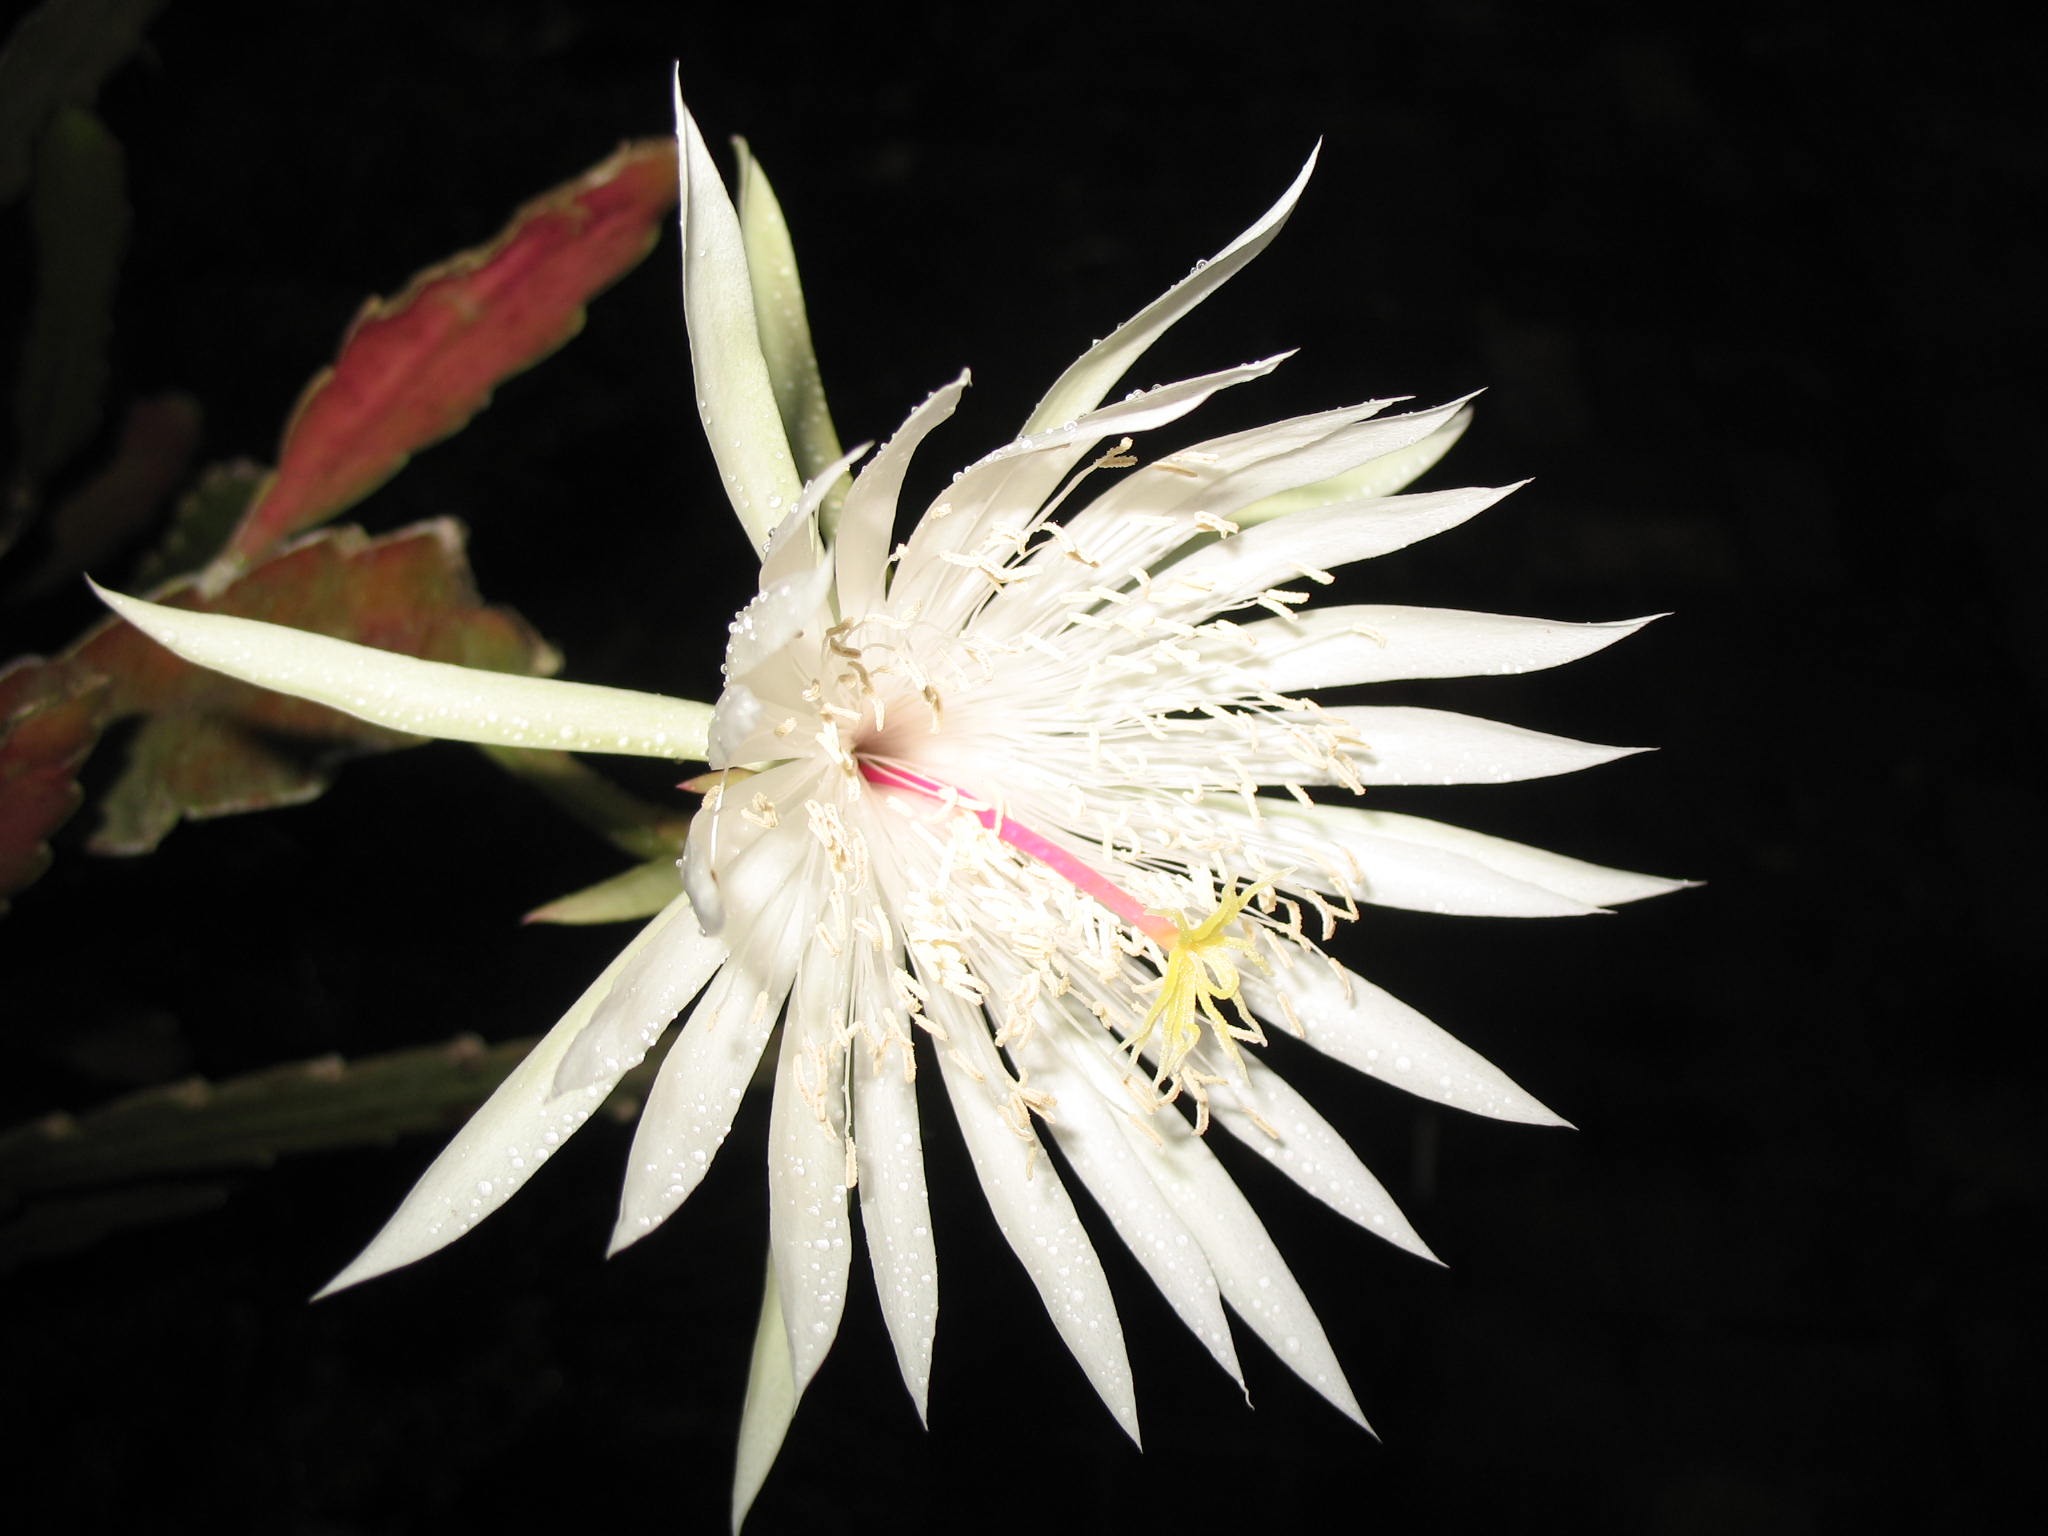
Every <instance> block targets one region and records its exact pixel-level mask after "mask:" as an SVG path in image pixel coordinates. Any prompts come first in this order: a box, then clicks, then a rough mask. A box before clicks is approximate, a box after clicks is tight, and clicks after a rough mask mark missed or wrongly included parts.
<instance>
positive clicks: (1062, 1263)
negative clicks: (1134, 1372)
mask: <svg viewBox="0 0 2048 1536" xmlns="http://www.w3.org/2000/svg"><path fill="white" fill-rule="evenodd" d="M932 1002H933V1004H934V1005H935V1008H936V1011H937V1012H939V1013H940V1014H941V1016H942V1017H943V1018H944V1021H945V1029H946V1033H947V1035H948V1036H949V1037H950V1042H951V1048H948V1047H947V1046H946V1045H941V1047H940V1049H939V1052H938V1056H939V1076H940V1078H941V1080H942V1081H943V1082H944V1083H945V1085H946V1096H947V1097H948V1098H949V1099H950V1100H951V1101H952V1104H953V1115H954V1118H955V1119H956V1120H958V1121H959V1124H960V1135H961V1139H962V1140H964V1141H965V1142H966V1143H967V1155H968V1157H969V1158H970V1159H971V1160H972V1161H973V1163H974V1172H975V1175H976V1177H978V1178H979V1179H980V1180H981V1189H982V1194H983V1195H984V1196H985V1197H986V1198H987V1200H988V1205H989V1211H990V1213H991V1214H992V1215H994V1217H995V1219H996V1226H997V1227H998V1229H1000V1230H1001V1232H1002V1234H1003V1238H1004V1240H1005V1241H1006V1242H1008V1243H1009V1245H1010V1249H1011V1251H1012V1252H1014V1253H1015V1254H1016V1255H1017V1258H1018V1260H1019V1261H1020V1262H1021V1263H1022V1264H1023V1266H1024V1271H1025V1273H1026V1274H1028V1275H1030V1277H1031V1283H1032V1284H1033V1285H1035V1286H1036V1287H1038V1294H1039V1297H1040V1299H1041V1300H1043V1301H1044V1303H1045V1310H1046V1315H1047V1316H1048V1317H1050V1318H1051V1319H1052V1324H1053V1327H1054V1328H1055V1329H1056V1330H1058V1332H1059V1336H1060V1338H1061V1340H1062V1341H1063V1342H1064V1343H1065V1344H1066V1346H1067V1348H1068V1349H1069V1350H1070V1351H1072V1352H1073V1356H1074V1359H1075V1360H1076V1361H1077V1362H1079V1364H1080V1366H1081V1369H1082V1371H1083V1372H1085V1373H1086V1375H1087V1377H1088V1381H1089V1384H1090V1385H1091V1386H1093V1387H1094V1388H1095V1390H1096V1392H1097V1393H1098V1394H1099V1395H1100V1396H1101V1398H1102V1401H1103V1403H1104V1404H1105V1405H1106V1406H1107V1407H1108V1409H1109V1411H1110V1412H1111V1413H1112V1414H1114V1415H1115V1417H1116V1421H1117V1423H1118V1424H1120V1425H1122V1426H1123V1429H1124V1433H1125V1434H1127V1435H1129V1436H1130V1437H1131V1439H1132V1441H1133V1442H1138V1440H1139V1436H1138V1401H1137V1395H1136V1393H1135V1391H1134V1390H1133V1387H1132V1383H1131V1364H1130V1360H1129V1358H1128V1357H1127V1356H1126V1355H1125V1353H1124V1333H1123V1326H1122V1324H1121V1323H1119V1322H1118V1320H1117V1314H1116V1299H1115V1297H1113V1296H1112V1295H1111V1294H1110V1289H1109V1280H1108V1278H1107V1277H1106V1276H1105V1275H1104V1274H1103V1273H1102V1263H1101V1261H1100V1260H1099V1259H1097V1258H1096V1256H1095V1249H1094V1248H1093V1247H1092V1246H1091V1245H1090V1244H1089V1241H1088V1234H1087V1233H1086V1232H1085V1231H1083V1230H1082V1227H1081V1223H1080V1220H1079V1218H1078V1217H1076V1216H1075V1214H1074V1205H1073V1202H1072V1201H1071V1200H1069V1199H1068V1198H1067V1192H1066V1190H1065V1188H1064V1187H1063V1186H1062V1185H1061V1183H1060V1178H1059V1174H1058V1173H1057V1172H1055V1171H1054V1169H1053V1167H1052V1164H1051V1163H1050V1162H1049V1161H1047V1159H1046V1157H1045V1154H1044V1153H1043V1152H1041V1151H1040V1150H1039V1149H1038V1147H1037V1145H1036V1143H1035V1139H1034V1141H1031V1142H1027V1141H1025V1140H1023V1139H1022V1138H1021V1137H1019V1136H1018V1135H1017V1133H1016V1132H1015V1131H1013V1130H1012V1129H1011V1128H1010V1126H1009V1124H1008V1123H1007V1122H1006V1121H1005V1120H1004V1119H1003V1114H1002V1110H1003V1102H1002V1099H1001V1098H1000V1095H1001V1094H1002V1093H1003V1092H1004V1090H1003V1088H1002V1087H1001V1084H1002V1083H1003V1082H1004V1081H1005V1079H1006V1076H1007V1074H1005V1073H1004V1070H1003V1067H1002V1065H1001V1063H1000V1062H999V1061H998V1060H997V1058H996V1052H995V1047H994V1046H993V1045H991V1044H990V1043H989V1038H988V1034H987V1031H986V1029H985V1027H984V1025H983V1024H982V1022H981V1018H980V1015H979V1014H978V1013H975V1014H970V1013H969V1012H968V1011H967V1010H965V1009H964V1008H962V1007H960V1006H959V1004H958V1003H957V1002H955V1001H954V1000H953V999H952V997H951V995H950V994H948V993H946V992H943V991H935V992H934V993H933V996H932ZM956 1050H957V1052H958V1055H956V1054H955V1051H956ZM976 1073H978V1074H980V1077H979V1080H977V1078H976V1076H975V1075H974V1074H976Z"/></svg>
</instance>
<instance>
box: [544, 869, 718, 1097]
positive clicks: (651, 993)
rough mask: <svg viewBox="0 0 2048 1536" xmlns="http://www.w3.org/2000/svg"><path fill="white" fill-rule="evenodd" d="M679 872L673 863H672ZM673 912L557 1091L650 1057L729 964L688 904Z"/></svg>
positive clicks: (613, 1076)
mask: <svg viewBox="0 0 2048 1536" xmlns="http://www.w3.org/2000/svg"><path fill="white" fill-rule="evenodd" d="M671 870H673V866H671ZM677 903H680V904H681V905H682V906H683V907H684V908H685V909H686V910H684V911H683V912H681V913H671V915H670V916H669V918H668V919H667V920H666V921H665V922H664V923H663V924H662V928H661V932H660V934H659V935H658V936H657V937H656V938H655V939H654V940H653V941H652V942H651V943H649V944H648V945H646V946H645V947H644V948H643V949H641V951H640V952H639V953H638V954H637V955H635V956H634V957H633V960H632V963H631V964H629V965H628V966H627V967H626V968H625V969H624V970H623V971H621V972H620V973H619V976H618V980H617V981H615V982H614V983H613V984H612V989H611V992H610V993H609V994H608V995H607V996H606V997H605V1000H604V1001H603V1002H601V1003H599V1004H598V1005H597V1011H596V1012H595V1013H594V1014H592V1015H591V1019H590V1023H589V1025H588V1026H586V1027H585V1029H584V1030H583V1033H582V1034H580V1035H578V1036H577V1037H576V1043H575V1044H573V1045H571V1046H570V1047H569V1049H568V1050H567V1051H566V1052H565V1053H564V1054H563V1056H562V1065H561V1066H560V1067H559V1068H557V1069H556V1071H555V1083H554V1091H555V1092H556V1093H558V1094H559V1093H575V1092H577V1091H578V1090H580V1089H583V1088H588V1087H589V1086H590V1085H591V1084H593V1083H596V1082H614V1083H615V1082H617V1081H618V1080H619V1078H620V1077H621V1076H623V1075H624V1074H625V1073H628V1072H630V1071H632V1070H633V1069H634V1068H635V1067H637V1066H639V1065H640V1063H641V1062H643V1061H645V1060H646V1059H647V1053H648V1052H649V1051H651V1050H653V1049H654V1042H655V1041H657V1040H659V1039H660V1038H661V1037H662V1034H663V1033H664V1032H665V1031H666V1030H667V1029H668V1026H669V1024H670V1022H671V1021H673V1020H674V1018H675V1016H676V1015H677V1014H678V1013H681V1012H682V1011H683V1005H684V1004H685V1003H687V1002H688V1001H689V1000H690V999H691V998H693V997H695V996H696V995H697V993H698V991H699V989H701V988H702V987H703V985H704V983H705V982H707V981H709V980H710V979H711V974H712V972H714V971H716V970H717V969H718V968H719V966H721V965H723V964H724V963H725V955H726V947H725V945H724V944H723V943H721V942H720V941H719V940H717V939H713V938H707V937H706V936H705V934H704V930H703V929H702V928H700V927H699V926H698V925H697V919H696V917H695V916H694V915H693V914H691V913H690V912H689V911H688V910H687V908H688V907H689V901H688V899H687V898H685V897H680V896H679V897H677V898H676V900H675V902H671V903H670V906H671V907H673V906H675V905H676V904H677Z"/></svg>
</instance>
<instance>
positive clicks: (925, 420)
mask: <svg viewBox="0 0 2048 1536" xmlns="http://www.w3.org/2000/svg"><path fill="white" fill-rule="evenodd" d="M967 383H968V376H967V375H966V374H965V373H962V374H961V375H960V377H959V378H957V379H955V380H954V381H953V382H952V383H950V384H948V385H947V386H946V387H945V388H944V389H941V390H939V391H938V392H937V393H935V394H933V395H932V397H931V398H930V399H928V400H926V401H925V403H924V404H923V405H920V406H919V407H918V408H917V409H916V410H914V411H912V412H911V413H910V419H909V420H908V421H906V422H904V423H903V425H902V426H901V427H900V428H898V429H897V432H896V435H895V436H894V437H892V438H890V439H889V441H888V442H886V443H884V444H883V445H882V451H881V452H880V453H878V454H876V455H875V456H874V458H872V459H871V460H869V461H868V464H867V466H866V468H864V469H862V470H861V472H860V476H859V478H858V479H856V480H855V481H854V482H853V488H852V489H851V490H849V491H848V492H847V493H846V504H845V506H844V507H843V508H841V509H840V520H839V536H838V539H837V541H836V542H835V543H834V545H833V555H834V557H835V559H836V560H837V563H838V571H839V611H840V613H841V615H842V616H845V617H849V618H859V617H861V616H862V615H864V614H866V613H868V612H869V611H870V610H871V609H873V608H874V607H875V606H876V605H877V604H879V603H880V602H881V600H882V571H883V568H884V566H885V564H886V562H887V560H888V556H889V537H890V534H891V533H892V532H893V531H894V530H895V525H896V498H897V497H898V496H899V495H900V494H901V493H902V490H903V475H904V471H906V470H907V469H909V467H910V459H911V456H912V455H913V454H914V453H916V452H917V447H918V444H920V443H922V442H923V441H924V439H925V436H926V434H928V433H929V432H930V431H931V430H932V428H934V427H936V426H937V425H938V424H939V423H940V422H942V421H944V420H945V419H946V418H947V417H949V416H951V415H952V414H953V411H954V408H955V407H956V406H958V405H959V403H960V395H961V392H962V391H963V390H965V389H966V388H967Z"/></svg>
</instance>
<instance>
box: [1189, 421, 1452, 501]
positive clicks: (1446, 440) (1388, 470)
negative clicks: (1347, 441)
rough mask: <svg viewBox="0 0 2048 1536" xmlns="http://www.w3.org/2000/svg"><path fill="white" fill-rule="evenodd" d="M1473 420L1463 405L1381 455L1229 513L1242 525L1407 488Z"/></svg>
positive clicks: (1430, 467)
mask: <svg viewBox="0 0 2048 1536" xmlns="http://www.w3.org/2000/svg"><path fill="white" fill-rule="evenodd" d="M1471 424H1472V412H1471V410H1470V409H1469V408H1467V409H1464V410H1461V411H1459V412H1458V414H1457V415H1455V416H1453V417H1452V418H1451V419H1450V420H1449V421H1447V422H1445V423H1444V424H1443V425H1442V426H1440V427H1438V428H1437V429H1436V430H1435V431H1434V432H1431V433H1430V434H1429V436H1427V437H1425V438H1422V439H1421V440H1419V441H1417V442H1413V443H1410V444H1408V445H1407V446H1406V447H1403V448H1396V449H1394V450H1393V451H1391V452H1389V453H1385V454H1382V455H1381V456H1380V457H1379V458H1376V459H1373V460H1371V461H1370V462H1368V463H1364V464H1360V465H1359V466H1357V467H1356V468H1355V469H1347V470H1345V471H1344V472H1343V473H1342V474H1338V475H1332V476H1331V477H1330V478H1329V479H1327V480H1319V481H1317V482H1316V483H1315V484H1313V485H1303V486H1298V487H1296V488H1294V489H1293V490H1286V491H1280V492H1278V493H1276V494H1275V495H1272V496H1267V497H1264V498H1263V499H1261V500H1259V501H1255V502H1253V503H1252V504H1251V505H1250V506H1245V507H1239V508H1238V509H1237V510H1236V511H1235V512H1233V513H1231V514H1230V520H1231V521H1232V522H1234V523H1236V524H1237V525H1238V526H1239V527H1240V528H1250V527H1252V526H1253V525H1254V524H1256V523H1264V522H1270V521H1271V520H1272V519H1274V518H1276V517H1288V516H1291V515H1292V514H1294V513H1296V512H1307V511H1309V510H1311V509H1312V508H1315V507H1327V506H1329V505H1330V504H1331V503H1333V502H1339V501H1357V500H1359V499H1361V498H1364V497H1372V496H1391V495H1393V494H1394V493H1395V492H1396V491H1405V490H1406V489H1407V488H1408V487H1409V486H1410V485H1412V484H1414V483H1415V482H1416V481H1417V480H1419V479H1421V478H1422V476H1423V475H1425V474H1426V473H1428V472H1429V470H1431V469H1432V468H1434V467H1435V465H1436V462H1437V461H1438V460H1439V459H1441V458H1442V457H1443V456H1444V455H1445V454H1447V453H1449V452H1450V451H1451V449H1452V447H1453V446H1455V445H1456V443H1457V441H1458V439H1459V438H1461V437H1463V436H1464V435H1465V429H1466V428H1467V427H1469V426H1470V425H1471Z"/></svg>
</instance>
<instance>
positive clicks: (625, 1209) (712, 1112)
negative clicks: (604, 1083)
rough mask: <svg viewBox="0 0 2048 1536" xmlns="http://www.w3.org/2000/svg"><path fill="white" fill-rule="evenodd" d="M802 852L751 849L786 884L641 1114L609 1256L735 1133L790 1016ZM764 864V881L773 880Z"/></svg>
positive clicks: (803, 903) (666, 1211)
mask: <svg viewBox="0 0 2048 1536" xmlns="http://www.w3.org/2000/svg"><path fill="white" fill-rule="evenodd" d="M802 851H803V849H802V846H801V843H800V842H799V840H798V839H795V838H786V839H785V838H776V839H768V838H764V839H763V840H762V843H761V845H759V846H758V847H757V848H756V849H755V850H753V852H755V853H757V854H760V855H762V858H763V860H764V861H765V859H766V856H767V855H768V854H770V853H773V852H780V854H781V856H782V858H783V862H782V864H781V866H780V869H781V873H782V883H781V889H780V891H779V892H778V893H777V894H776V895H775V896H774V897H773V898H771V899H768V900H766V901H763V902H760V903H758V904H753V903H750V904H748V905H746V906H744V907H742V908H741V909H740V910H741V911H743V912H744V913H745V914H746V917H745V921H744V922H735V924H734V925H733V927H734V931H733V932H732V933H730V934H728V935H727V936H726V937H727V938H728V939H729V941H730V942H731V944H732V952H731V953H730V955H729V956H728V957H727V962H726V965H725V967H724V969H722V970H721V971H720V972H719V973H718V975H717V976H715V977H714V978H712V981H711V984H710V985H709V986H708V987H706V988H705V991H704V995H703V997H701V998H699V999H698V1001H697V1006H696V1007H694V1008H692V1009H691V1010H690V1016H689V1018H688V1019H687V1020H685V1021H684V1024H683V1027H682V1029H681V1031H680V1032H679V1033H678V1034H677V1035H676V1039H675V1043H674V1044H673V1045H671V1046H670V1047H669V1051H668V1056H667V1058H666V1059H665V1060H664V1061H663V1062H662V1064H661V1071H660V1073H659V1074H658V1075H657V1076H656V1077H655V1080H654V1091H653V1092H652V1093H650V1094H649V1095H648V1096H647V1105H646V1107H645V1108H644V1109H642V1110H641V1112H640V1125H639V1128H638V1129H637V1130H635V1131H634V1133H633V1150H632V1152H631V1154H630V1155H629V1156H628V1158H627V1161H626V1182H625V1188H624V1190H623V1191H622V1192H621V1195H620V1200H619V1221H618V1226H617V1227H616V1228H614V1230H613V1232H612V1244H611V1251H612V1252H613V1253H617V1252H619V1250H621V1249H622V1248H625V1247H627V1246H629V1245H630V1244H632V1243H635V1242H638V1241H639V1240H640V1239H641V1238H643V1237H645V1236H646V1235H647V1234H648V1233H649V1232H652V1231H653V1230H654V1229H655V1228H656V1227H657V1226H659V1225H660V1224H661V1223H662V1222H663V1221H665V1220H667V1219H668V1217H669V1216H670V1214H671V1213H673V1212H674V1210H675V1209H676V1207H677V1206H679V1205H681V1204H682V1203H683V1201H685V1200H686V1199H688V1198H689V1197H690V1195H691V1194H692V1193H693V1192H695V1190H696V1188H697V1186H698V1185H699V1184H700V1183H702V1182H703V1179H704V1175H705V1174H706V1173H708V1172H709V1171H710V1169H711V1159H712V1158H713V1157H714V1156H716V1155H717V1152H718V1149H719V1147H720V1146H722V1145H723V1144H724V1142H725V1138H726V1134H727V1132H729V1131H730V1130H731V1129H732V1118H733V1116H734V1114H736V1113H737V1112H738V1110H739V1107H740V1101H741V1100H742V1099H743V1098H744V1097H745V1096H746V1091H747V1084H748V1083H749V1082H750V1081H752V1079H753V1076H754V1068H755V1067H756V1066H757V1065H758V1064H759V1062H760V1059H761V1050H762V1047H764V1046H765V1045H766V1044H767V1043H768V1036H769V1033H770V1032H771V1031H772V1030H773V1029H774V1028H775V1020H776V1017H777V1015H778V1014H780V1013H781V1011H782V1003H783V999H784V998H785V997H786V996H787V995H788V993H789V988H790V982H791V980H792V977H793V974H794V972H795V968H796V954H797V951H798V949H799V948H800V945H799V943H798V940H797V935H798V934H800V933H806V932H808V930H809V928H810V925H811V922H812V919H813V914H814V910H815V909H814V904H813V902H812V901H811V900H809V899H807V898H808V897H809V892H808V891H807V889H806V887H805V886H804V883H803V882H802V881H801V880H798V879H794V878H792V876H794V875H795V873H796V871H797V869H798V868H799V865H798V862H797V855H799V854H801V853H802ZM772 872H773V871H772V870H770V869H769V868H768V867H767V865H766V863H765V862H763V865H762V873H763V875H764V877H766V876H768V875H770V874H772ZM763 883H766V881H765V878H764V882H763Z"/></svg>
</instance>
